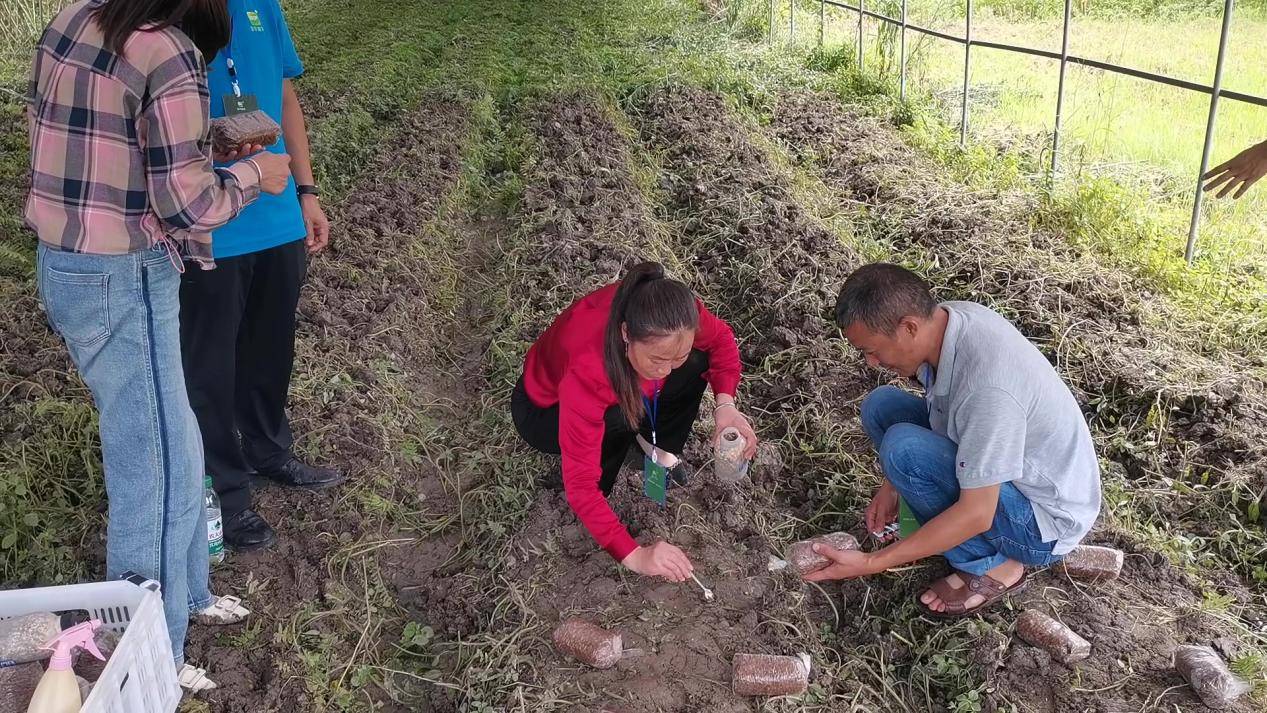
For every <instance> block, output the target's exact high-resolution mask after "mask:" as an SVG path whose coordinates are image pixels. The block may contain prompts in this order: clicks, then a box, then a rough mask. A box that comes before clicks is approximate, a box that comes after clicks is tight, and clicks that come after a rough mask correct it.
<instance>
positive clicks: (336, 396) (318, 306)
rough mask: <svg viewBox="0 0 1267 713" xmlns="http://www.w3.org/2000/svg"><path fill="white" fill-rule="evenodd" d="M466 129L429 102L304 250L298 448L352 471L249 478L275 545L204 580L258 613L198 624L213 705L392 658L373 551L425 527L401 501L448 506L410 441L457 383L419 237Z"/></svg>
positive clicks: (262, 698) (288, 690)
mask: <svg viewBox="0 0 1267 713" xmlns="http://www.w3.org/2000/svg"><path fill="white" fill-rule="evenodd" d="M470 129H471V122H470V117H469V107H468V106H467V105H466V104H464V103H461V102H455V101H449V100H445V99H438V98H435V99H430V100H427V101H424V102H423V103H422V105H421V106H420V107H419V108H418V109H417V110H416V111H415V112H413V113H412V114H411V115H410V116H408V117H407V118H406V119H405V120H403V121H402V124H401V125H400V127H399V128H398V130H397V132H396V133H395V134H394V135H393V137H392V138H391V139H390V141H389V142H388V143H387V144H386V145H384V146H382V147H381V149H380V153H379V156H378V158H377V159H376V160H375V161H374V162H373V164H372V165H371V166H369V167H368V170H367V171H366V173H365V175H364V176H363V178H362V179H361V183H360V185H359V186H358V187H357V188H356V189H355V190H353V191H352V192H351V193H350V194H349V195H348V196H347V197H346V198H345V199H344V200H343V201H341V202H340V203H339V204H337V205H334V206H331V207H330V209H329V213H330V218H331V224H332V228H333V234H332V249H331V250H330V252H329V253H328V254H326V255H323V256H321V257H318V258H315V259H314V260H313V261H312V263H311V266H310V272H309V276H308V283H307V285H306V287H305V290H304V294H303V297H302V300H301V305H300V315H301V317H300V322H301V324H300V331H299V337H298V344H297V352H298V356H297V359H296V366H297V373H296V378H295V384H294V386H293V388H292V398H291V404H292V406H291V410H290V412H291V418H292V423H293V426H294V430H295V432H296V433H297V434H298V436H299V438H300V447H301V449H302V450H303V451H304V452H306V453H309V454H311V455H313V456H315V457H316V458H317V459H318V460H319V461H320V462H323V463H328V464H330V465H332V466H334V467H337V468H340V469H341V470H343V471H344V472H345V473H347V475H348V476H349V483H348V484H347V485H345V486H343V487H341V488H338V489H335V490H333V491H325V492H320V493H309V492H295V491H283V490H277V489H262V490H258V491H257V495H256V498H255V502H256V509H257V510H258V511H259V512H260V513H261V514H262V515H263V516H264V517H265V518H266V519H267V520H269V521H270V522H271V523H272V524H273V525H274V526H275V527H276V529H277V531H278V535H279V541H278V544H277V545H276V546H275V547H273V548H271V549H269V550H266V551H263V552H260V553H251V554H239V555H233V556H231V557H230V559H229V561H228V562H227V563H226V564H225V565H224V566H221V567H217V568H216V569H215V571H214V573H213V574H214V576H213V579H214V582H215V584H216V590H217V591H220V592H232V593H236V594H240V595H241V596H242V597H243V598H244V599H245V600H246V601H247V602H248V603H249V605H250V606H251V608H252V610H253V613H254V614H253V619H254V621H256V622H267V623H266V624H263V623H261V624H256V625H253V626H251V627H247V628H246V629H245V630H242V631H234V632H230V633H227V634H226V633H223V632H221V631H216V630H214V629H204V628H199V627H195V628H193V629H192V630H191V638H190V644H189V649H188V651H189V655H190V658H191V660H194V661H199V662H203V663H205V664H209V667H210V668H212V670H213V671H214V672H215V677H216V680H217V682H218V683H219V684H220V688H219V689H218V690H217V691H216V692H214V693H212V694H210V695H209V697H208V699H209V700H210V702H211V704H212V709H213V710H216V711H226V712H227V711H233V712H239V711H240V712H242V713H246V712H247V711H250V712H252V713H254V712H255V711H260V710H274V711H311V710H319V709H323V708H328V707H332V706H334V705H335V704H345V705H346V704H347V703H349V702H352V701H355V700H361V701H362V702H364V703H366V705H368V701H369V700H370V699H371V698H381V697H382V695H381V693H373V692H371V691H370V690H369V689H359V690H358V688H359V684H354V683H353V680H354V679H355V676H354V674H356V673H357V666H358V665H360V664H363V663H366V662H367V661H379V660H381V658H382V657H383V656H384V655H390V653H391V651H390V650H389V647H388V646H387V644H388V643H389V642H392V641H394V640H396V638H397V637H399V629H400V626H401V616H400V613H399V610H398V609H397V606H396V600H397V599H398V598H399V592H398V590H399V589H400V587H401V583H399V582H397V581H395V580H394V579H392V578H391V576H390V574H389V573H387V572H382V573H380V569H384V570H385V569H386V568H382V567H381V566H380V562H379V559H378V558H379V556H380V555H382V554H383V553H384V552H387V551H391V550H389V549H388V548H376V547H375V546H376V545H378V544H379V543H382V542H384V541H387V540H405V541H413V540H415V539H416V538H418V537H419V536H420V535H419V533H417V532H411V531H409V530H408V523H409V522H410V521H411V517H410V514H417V513H429V512H434V511H436V510H442V509H446V508H450V507H452V502H451V496H450V494H449V493H448V492H446V489H445V487H444V484H443V481H442V479H441V477H440V475H439V473H438V472H437V470H436V469H435V468H434V467H433V466H431V465H430V464H428V463H427V462H426V460H425V459H424V458H420V457H417V454H416V453H415V449H416V447H417V443H416V440H417V438H418V436H419V434H421V433H425V432H426V426H427V422H428V418H430V417H431V414H432V413H434V411H435V409H434V407H432V406H431V404H432V403H434V402H442V401H443V400H444V399H445V397H446V394H451V393H452V392H453V388H452V384H451V382H450V381H449V379H448V377H447V375H445V374H444V373H443V372H441V371H440V370H438V369H437V368H436V367H435V364H436V360H435V357H434V354H433V352H432V338H433V337H434V334H433V333H432V331H431V330H432V329H434V327H435V325H436V324H437V323H438V322H439V320H437V319H435V318H434V317H433V316H432V315H431V311H432V309H434V307H435V306H436V305H435V296H434V295H433V294H431V291H430V287H431V285H432V284H433V282H432V280H430V279H429V278H431V277H432V276H433V275H434V272H435V268H434V264H433V263H432V262H431V261H430V260H428V258H427V254H428V252H429V250H430V246H428V245H427V240H428V236H429V232H428V231H429V229H430V228H429V226H430V225H431V224H432V223H433V222H434V221H436V220H437V218H438V217H439V215H440V214H441V212H442V209H443V207H444V204H445V201H446V200H448V198H449V197H450V196H451V195H452V193H453V191H454V189H455V188H456V187H457V185H458V178H459V176H460V170H459V169H460V163H461V155H462V150H463V147H464V145H465V144H466V143H467V141H468V139H469V136H468V134H469V133H470ZM386 508H390V510H388V509H386ZM402 513H404V515H402ZM415 519H417V518H415ZM316 681H321V682H322V683H321V685H309V684H310V683H312V682H316ZM332 681H336V682H338V685H334V686H331V685H330V684H331V682H332ZM336 696H345V699H343V700H336V699H335V697H336Z"/></svg>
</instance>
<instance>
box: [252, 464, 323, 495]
mask: <svg viewBox="0 0 1267 713" xmlns="http://www.w3.org/2000/svg"><path fill="white" fill-rule="evenodd" d="M256 475H258V476H260V477H261V478H267V479H268V480H271V481H273V482H274V483H277V484H278V485H285V486H286V487H288V488H306V489H308V490H324V489H325V488H329V487H332V486H335V485H338V484H339V483H342V482H343V480H344V478H343V474H342V473H339V472H338V471H334V470H331V469H329V468H318V467H317V466H313V465H308V464H306V463H303V462H301V461H300V460H299V459H298V458H295V457H294V456H291V458H290V460H288V461H286V463H285V464H283V465H282V467H280V468H278V469H276V470H261V471H256Z"/></svg>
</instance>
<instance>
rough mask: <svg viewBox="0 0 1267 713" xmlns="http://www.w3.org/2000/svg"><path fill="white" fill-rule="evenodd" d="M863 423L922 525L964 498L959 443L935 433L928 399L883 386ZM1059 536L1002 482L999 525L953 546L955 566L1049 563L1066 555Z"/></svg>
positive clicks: (870, 399)
mask: <svg viewBox="0 0 1267 713" xmlns="http://www.w3.org/2000/svg"><path fill="white" fill-rule="evenodd" d="M862 427H863V429H865V430H866V432H867V435H868V436H869V437H870V438H871V442H872V443H874V444H875V446H876V450H877V451H878V452H879V454H880V465H881V467H883V468H884V475H885V477H886V478H888V480H889V482H890V483H892V484H893V487H894V488H896V489H897V491H898V492H899V493H901V495H902V499H903V500H905V501H906V505H907V507H909V508H910V509H911V513H912V514H913V515H915V519H916V520H919V521H920V524H923V523H925V522H928V521H929V520H931V519H933V518H934V517H937V515H939V514H941V513H942V512H944V511H945V510H946V509H948V508H949V507H950V506H951V505H954V504H955V503H956V502H958V500H959V480H958V479H957V478H956V477H955V455H956V453H957V452H958V451H959V446H958V445H957V444H956V443H955V442H954V441H952V440H950V439H949V438H947V437H945V436H943V435H940V434H937V433H934V432H933V431H932V429H931V428H930V427H929V423H928V407H927V406H926V405H925V402H924V399H922V398H920V397H918V396H914V395H912V394H908V393H906V392H905V391H902V390H901V389H899V388H897V387H895V386H882V387H880V388H878V389H876V390H875V391H872V392H871V393H870V394H868V395H867V398H866V399H864V400H863V402H862ZM1055 544H1056V543H1055V541H1052V542H1044V541H1043V536H1042V534H1040V533H1039V531H1038V521H1037V520H1036V519H1034V506H1033V505H1032V504H1031V503H1030V502H1029V499H1028V498H1026V497H1025V495H1024V494H1023V493H1021V491H1020V490H1017V488H1016V486H1015V485H1013V484H1011V483H1004V484H1003V485H1002V486H1000V487H999V504H998V507H997V508H996V509H995V511H994V525H993V526H992V527H991V528H990V529H989V530H986V531H985V532H983V533H981V534H980V535H977V536H976V537H972V538H970V539H968V540H967V541H966V542H964V543H962V544H960V545H958V546H957V547H953V548H951V549H949V550H947V551H946V552H945V553H944V554H945V556H946V560H947V561H949V562H950V566H952V567H954V568H955V569H957V570H959V571H961V572H967V573H969V574H985V573H986V572H989V571H990V570H991V569H994V568H995V567H997V566H999V565H1001V564H1003V563H1004V562H1005V561H1007V560H1008V559H1013V560H1016V561H1018V562H1021V563H1022V564H1025V565H1029V566H1033V567H1043V566H1046V565H1049V564H1051V563H1053V562H1055V561H1056V560H1059V559H1060V556H1059V555H1053V554H1052V553H1051V550H1052V547H1054V546H1055Z"/></svg>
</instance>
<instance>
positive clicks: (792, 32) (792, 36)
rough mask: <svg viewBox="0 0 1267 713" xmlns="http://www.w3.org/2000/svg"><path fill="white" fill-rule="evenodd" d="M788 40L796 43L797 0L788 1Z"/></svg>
mask: <svg viewBox="0 0 1267 713" xmlns="http://www.w3.org/2000/svg"><path fill="white" fill-rule="evenodd" d="M787 41H788V42H789V43H791V44H796V0H788V3H787Z"/></svg>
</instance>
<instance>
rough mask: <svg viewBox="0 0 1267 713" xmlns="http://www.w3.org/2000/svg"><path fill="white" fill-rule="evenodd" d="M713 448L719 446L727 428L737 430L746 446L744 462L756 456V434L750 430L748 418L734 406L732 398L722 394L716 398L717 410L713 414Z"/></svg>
mask: <svg viewBox="0 0 1267 713" xmlns="http://www.w3.org/2000/svg"><path fill="white" fill-rule="evenodd" d="M713 424H714V425H713V448H714V449H716V448H717V447H718V446H719V445H721V434H722V431H725V430H726V429H727V428H731V427H734V428H736V429H738V431H739V435H741V436H743V437H744V440H745V441H746V442H747V443H748V446H747V447H746V448H744V451H743V458H744V460H752V459H753V457H755V456H756V455H757V434H756V432H755V431H753V430H752V424H751V423H749V422H748V417H747V416H744V415H743V413H742V412H741V411H740V410H739V407H738V406H735V399H734V397H731V396H727V395H725V394H722V395H721V396H718V397H717V410H716V411H714V412H713Z"/></svg>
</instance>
